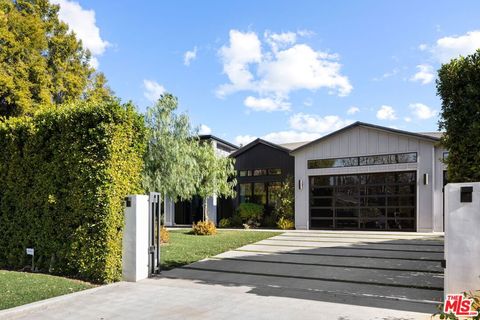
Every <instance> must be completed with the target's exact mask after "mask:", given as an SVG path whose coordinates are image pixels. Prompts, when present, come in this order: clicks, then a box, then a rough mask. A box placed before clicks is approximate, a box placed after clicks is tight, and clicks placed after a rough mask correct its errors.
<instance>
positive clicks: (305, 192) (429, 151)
mask: <svg viewBox="0 0 480 320" xmlns="http://www.w3.org/2000/svg"><path fill="white" fill-rule="evenodd" d="M434 145H435V141H432V140H428V139H422V138H417V137H415V136H411V135H404V134H400V133H392V132H388V131H383V130H379V129H375V128H370V127H363V126H355V127H352V128H351V129H349V130H346V131H343V132H339V133H337V134H334V135H332V136H330V137H327V138H325V139H324V140H321V141H319V142H317V143H313V144H311V145H309V146H306V147H304V148H301V149H300V150H298V151H293V152H292V155H293V156H295V182H296V188H295V227H296V228H297V229H309V177H310V176H317V175H331V174H349V173H351V174H355V173H373V172H393V171H416V172H417V231H419V232H422V231H441V227H442V225H441V222H439V221H438V220H439V219H440V220H442V216H443V213H442V212H443V211H442V208H443V207H442V198H441V197H442V194H441V186H440V195H439V194H438V192H439V190H438V185H439V184H440V185H441V184H442V179H441V178H440V179H439V175H441V174H442V173H441V172H440V173H438V168H436V166H435V162H436V158H438V157H437V155H436V152H435V146H434ZM404 152H417V163H409V164H393V165H373V166H356V167H345V168H326V169H308V168H307V160H312V159H329V158H341V157H349V156H352V157H354V156H365V155H380V154H391V153H404ZM434 170H436V171H437V172H435V171H434ZM425 173H427V174H428V175H429V180H430V181H429V184H428V185H424V183H423V175H424V174H425ZM300 181H301V183H303V188H302V189H301V190H300V188H299V184H300ZM434 192H436V194H435V197H434ZM434 211H435V214H434V213H433V212H434Z"/></svg>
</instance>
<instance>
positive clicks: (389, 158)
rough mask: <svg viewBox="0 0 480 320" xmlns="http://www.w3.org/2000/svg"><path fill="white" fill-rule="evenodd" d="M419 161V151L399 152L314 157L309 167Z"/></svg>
mask: <svg viewBox="0 0 480 320" xmlns="http://www.w3.org/2000/svg"><path fill="white" fill-rule="evenodd" d="M415 162H417V153H416V152H409V153H397V154H384V155H374V156H361V157H349V158H336V159H314V160H308V161H307V166H308V169H323V168H340V167H356V166H371V165H379V164H397V163H415Z"/></svg>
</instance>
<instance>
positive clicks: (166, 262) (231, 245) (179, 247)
mask: <svg viewBox="0 0 480 320" xmlns="http://www.w3.org/2000/svg"><path fill="white" fill-rule="evenodd" d="M188 232H189V230H170V242H169V243H168V244H164V245H162V248H161V261H162V269H163V270H168V269H172V268H175V267H178V266H183V265H186V264H189V263H192V262H195V261H198V260H201V259H204V258H208V257H211V256H214V255H217V254H219V253H222V252H225V251H228V250H232V249H235V248H239V247H241V246H244V245H246V244H249V243H253V242H257V241H260V240H263V239H266V238H270V237H273V236H276V235H279V234H281V232H267V231H245V230H234V231H232V230H218V234H217V235H214V236H195V235H191V234H188Z"/></svg>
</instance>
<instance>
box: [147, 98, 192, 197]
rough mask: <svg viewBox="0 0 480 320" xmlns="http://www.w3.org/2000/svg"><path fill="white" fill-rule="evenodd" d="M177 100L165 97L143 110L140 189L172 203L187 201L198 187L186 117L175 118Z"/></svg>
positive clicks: (176, 116) (190, 132) (190, 130)
mask: <svg viewBox="0 0 480 320" xmlns="http://www.w3.org/2000/svg"><path fill="white" fill-rule="evenodd" d="M177 107H178V100H177V98H176V97H174V96H173V95H171V94H169V93H166V94H164V95H162V96H161V97H160V99H159V100H158V101H157V103H156V104H155V105H154V106H152V107H151V108H149V109H148V110H147V114H146V117H145V121H146V126H147V129H148V143H147V150H146V153H145V157H144V162H145V171H144V179H143V181H144V188H145V190H146V191H147V192H149V191H156V192H161V193H162V194H166V195H167V196H168V197H170V198H171V199H173V200H177V199H190V198H191V197H192V196H194V195H195V193H196V191H197V185H198V174H199V173H198V170H199V168H198V165H197V163H196V157H195V152H196V148H197V147H198V142H197V141H196V140H195V139H192V134H193V131H192V129H191V126H190V121H189V118H188V116H187V115H186V114H179V115H178V114H176V113H175V112H176V110H177Z"/></svg>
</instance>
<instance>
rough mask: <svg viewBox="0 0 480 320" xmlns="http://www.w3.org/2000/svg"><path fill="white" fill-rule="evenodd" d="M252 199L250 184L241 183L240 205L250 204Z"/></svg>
mask: <svg viewBox="0 0 480 320" xmlns="http://www.w3.org/2000/svg"><path fill="white" fill-rule="evenodd" d="M251 199H252V184H251V183H241V184H240V203H244V202H250V201H251Z"/></svg>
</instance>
